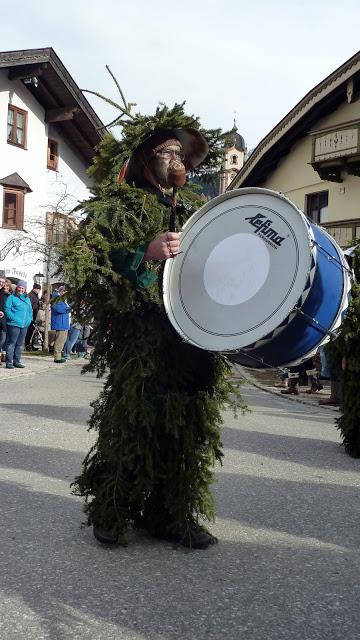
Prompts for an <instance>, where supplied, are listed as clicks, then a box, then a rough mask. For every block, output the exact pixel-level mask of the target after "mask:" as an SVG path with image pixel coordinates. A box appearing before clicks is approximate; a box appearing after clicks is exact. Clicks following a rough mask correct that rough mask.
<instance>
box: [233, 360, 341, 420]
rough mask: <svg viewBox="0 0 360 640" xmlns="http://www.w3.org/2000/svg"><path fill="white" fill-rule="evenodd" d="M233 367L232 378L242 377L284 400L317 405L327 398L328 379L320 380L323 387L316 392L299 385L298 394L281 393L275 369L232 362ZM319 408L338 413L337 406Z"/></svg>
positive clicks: (277, 373)
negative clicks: (255, 367) (310, 391)
mask: <svg viewBox="0 0 360 640" xmlns="http://www.w3.org/2000/svg"><path fill="white" fill-rule="evenodd" d="M233 367H234V378H240V379H241V378H242V379H244V380H246V381H247V382H249V383H250V384H252V385H253V386H255V387H258V388H259V389H262V390H263V391H267V392H268V393H273V394H274V395H277V396H280V397H281V398H283V399H284V400H291V401H293V402H300V403H301V404H306V405H309V406H316V407H318V406H319V400H321V399H323V398H329V396H330V380H321V381H320V382H321V384H322V385H323V387H324V388H323V389H322V390H321V391H316V393H306V389H307V388H308V387H302V386H301V387H300V394H299V395H298V396H295V395H283V394H282V393H281V387H276V386H275V385H276V384H277V383H279V382H280V377H279V372H278V370H277V369H249V368H248V367H242V366H241V365H238V364H234V365H233ZM321 408H324V409H326V410H328V411H333V412H334V411H335V412H336V413H339V407H331V406H326V405H321Z"/></svg>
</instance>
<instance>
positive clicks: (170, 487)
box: [62, 105, 242, 548]
mask: <svg viewBox="0 0 360 640" xmlns="http://www.w3.org/2000/svg"><path fill="white" fill-rule="evenodd" d="M123 133H124V137H123V139H122V140H121V141H120V142H119V141H117V140H115V138H113V137H112V136H111V135H109V134H107V135H106V136H105V138H104V141H103V142H102V143H101V145H100V147H99V150H98V151H99V153H98V156H97V158H95V161H94V165H93V168H92V171H91V173H92V175H93V177H94V179H95V185H96V186H95V189H94V197H93V198H92V199H90V200H89V201H87V202H85V203H83V204H82V207H83V209H84V211H85V212H86V214H87V216H86V218H85V220H84V221H83V222H82V223H81V224H80V226H79V228H78V230H77V231H75V232H74V233H73V235H72V238H71V240H70V242H69V244H67V245H66V246H65V247H64V249H63V252H62V269H63V271H64V272H65V273H66V277H67V280H68V281H69V282H72V284H73V290H72V292H71V294H72V296H73V298H75V300H76V304H78V305H79V307H80V305H82V309H86V310H87V314H88V317H89V318H90V317H91V318H92V320H93V322H92V324H93V327H94V332H93V336H92V341H93V344H94V351H93V353H92V356H91V360H90V362H89V363H88V364H87V365H86V366H85V367H84V371H85V372H86V371H96V372H97V374H98V375H99V376H102V375H104V374H105V372H106V373H107V374H108V377H107V379H106V382H105V385H104V389H103V391H102V393H101V394H100V397H99V398H98V400H97V401H95V402H94V403H93V407H94V412H93V414H92V417H91V418H90V422H89V424H90V429H95V430H96V431H97V434H98V438H97V441H96V443H95V444H94V446H93V447H92V449H91V450H90V452H89V453H88V455H87V456H86V458H85V460H84V463H83V469H82V473H81V475H80V476H79V477H78V478H76V480H75V483H74V491H75V493H77V494H78V495H81V496H84V497H85V502H86V503H85V511H86V513H87V518H88V524H89V525H92V526H93V530H94V535H95V537H96V538H97V539H98V540H99V541H100V542H102V543H105V544H106V543H108V544H122V545H125V544H127V538H128V535H127V534H128V530H129V528H130V527H134V528H140V529H142V530H145V531H146V532H148V534H150V535H151V536H154V537H157V538H160V539H164V540H170V541H174V542H176V543H179V544H182V545H184V546H187V547H192V548H206V547H208V546H209V545H211V544H213V543H214V542H216V538H215V537H214V536H213V535H212V534H211V533H210V532H209V531H208V530H207V529H206V528H205V526H204V524H203V521H205V520H208V521H213V519H214V505H213V499H212V496H211V493H210V484H211V482H212V480H213V466H214V463H215V462H216V461H218V462H221V458H222V455H223V454H222V450H221V448H222V444H221V437H220V425H221V422H222V420H221V413H220V410H221V408H222V407H223V406H224V404H225V403H230V404H231V405H232V406H233V408H234V410H236V407H238V406H242V401H241V397H240V395H239V392H238V391H237V388H236V387H235V386H234V385H233V383H232V382H231V380H230V377H229V373H230V368H229V365H228V363H227V361H226V360H225V358H224V357H223V356H221V355H217V354H214V353H208V352H206V351H203V350H201V349H198V348H196V347H193V346H192V345H190V344H187V343H186V342H183V341H182V339H181V338H180V336H179V335H178V334H177V333H176V332H175V330H174V329H173V327H172V325H171V324H170V322H169V321H168V319H167V316H166V314H165V310H164V306H163V302H162V297H161V294H160V292H159V288H160V287H159V285H161V275H162V264H163V263H162V262H161V261H162V260H164V259H166V258H171V259H176V254H177V253H178V251H179V234H178V233H176V232H175V231H169V230H168V229H169V219H170V218H172V225H174V223H175V224H176V226H177V228H180V227H181V225H182V224H183V222H184V221H185V220H186V218H187V217H189V215H190V213H191V209H190V210H189V206H188V205H189V202H192V203H196V204H197V197H196V195H194V193H193V192H192V191H189V189H184V195H183V197H182V198H181V195H180V198H179V200H180V201H179V202H178V204H177V205H176V208H174V201H173V197H169V196H168V195H167V192H166V191H167V189H168V188H169V187H172V188H173V187H175V190H177V189H178V188H179V187H182V186H183V185H184V183H185V173H186V171H194V170H195V167H197V166H198V165H199V164H200V162H201V161H204V159H205V156H206V153H207V151H208V144H207V142H206V139H205V138H204V136H203V135H202V134H201V133H200V132H199V123H198V121H197V119H194V118H193V117H189V116H186V114H185V113H184V108H183V105H175V107H173V109H168V108H167V107H165V106H163V107H159V108H158V109H157V111H156V113H155V115H154V116H152V117H143V116H137V118H136V120H135V121H128V122H126V123H124V124H123ZM208 137H209V139H210V142H211V144H210V153H209V156H208V158H209V159H208V161H207V162H204V163H203V167H205V168H206V169H209V168H213V167H215V166H216V165H217V163H218V159H219V149H220V148H221V141H219V134H218V132H213V131H209V132H208ZM129 156H130V160H129V161H128V162H126V163H125V160H126V158H129ZM124 163H125V164H124ZM120 168H121V171H120V182H119V181H118V180H117V174H118V172H119V169H120ZM170 195H171V196H173V194H170ZM174 216H175V218H176V219H175V220H174ZM174 228H175V227H174Z"/></svg>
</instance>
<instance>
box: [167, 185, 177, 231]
mask: <svg viewBox="0 0 360 640" xmlns="http://www.w3.org/2000/svg"><path fill="white" fill-rule="evenodd" d="M176 195H177V187H173V195H172V203H171V213H170V218H169V231H176Z"/></svg>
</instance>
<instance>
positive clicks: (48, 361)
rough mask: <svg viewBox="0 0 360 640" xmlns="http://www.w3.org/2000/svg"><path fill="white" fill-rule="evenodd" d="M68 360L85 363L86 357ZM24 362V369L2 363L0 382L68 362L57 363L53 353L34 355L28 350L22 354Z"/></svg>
mask: <svg viewBox="0 0 360 640" xmlns="http://www.w3.org/2000/svg"><path fill="white" fill-rule="evenodd" d="M68 362H80V363H81V364H84V359H83V358H81V359H77V358H75V359H74V360H69V361H68ZM22 364H24V365H25V368H24V369H7V368H6V365H5V362H2V363H1V367H0V382H2V381H6V382H8V381H9V380H10V381H11V380H18V379H19V378H24V377H27V376H33V375H36V374H37V373H41V372H43V371H46V369H57V368H59V367H64V366H66V364H68V363H66V362H65V363H64V364H55V363H54V356H53V354H50V355H38V356H35V355H32V354H31V353H29V354H27V353H26V351H25V352H24V353H23V355H22Z"/></svg>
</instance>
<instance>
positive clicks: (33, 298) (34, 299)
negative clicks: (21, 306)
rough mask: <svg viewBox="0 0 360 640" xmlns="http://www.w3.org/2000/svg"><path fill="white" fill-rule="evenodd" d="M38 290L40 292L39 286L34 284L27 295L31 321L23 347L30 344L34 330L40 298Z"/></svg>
mask: <svg viewBox="0 0 360 640" xmlns="http://www.w3.org/2000/svg"><path fill="white" fill-rule="evenodd" d="M40 290H41V286H40V285H39V284H37V283H36V282H35V283H34V285H33V288H32V289H31V291H30V293H29V298H30V302H31V306H32V310H33V319H32V322H31V323H30V325H29V328H28V331H27V334H26V338H25V345H29V344H30V340H31V336H32V334H33V331H34V328H35V322H36V316H37V314H38V311H39V309H40V298H39V293H40Z"/></svg>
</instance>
